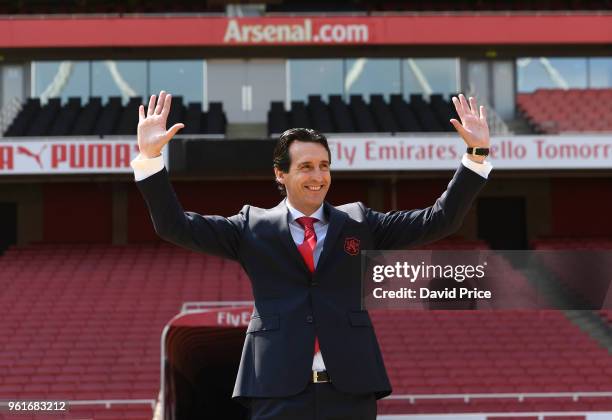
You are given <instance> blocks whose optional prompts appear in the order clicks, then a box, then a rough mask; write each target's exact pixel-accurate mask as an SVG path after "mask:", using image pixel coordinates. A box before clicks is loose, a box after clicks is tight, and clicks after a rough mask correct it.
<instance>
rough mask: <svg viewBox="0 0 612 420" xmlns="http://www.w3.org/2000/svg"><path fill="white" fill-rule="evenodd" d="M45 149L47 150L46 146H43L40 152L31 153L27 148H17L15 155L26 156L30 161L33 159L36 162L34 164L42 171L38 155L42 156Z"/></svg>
mask: <svg viewBox="0 0 612 420" xmlns="http://www.w3.org/2000/svg"><path fill="white" fill-rule="evenodd" d="M46 148H47V145H46V144H45V145H44V146H43V147H42V149H40V152H38V153H33V152H32V151H31V150H30V149H28V148H27V147H24V146H19V147H17V154H18V155H26V156H28V157H31V158H32V159H34V160H35V161H36V163H38V166H40V169H43V165H42V161H41V160H40V155H42V153H43V152H44V151H45V149H46Z"/></svg>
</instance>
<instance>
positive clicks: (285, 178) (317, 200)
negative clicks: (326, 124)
mask: <svg viewBox="0 0 612 420" xmlns="http://www.w3.org/2000/svg"><path fill="white" fill-rule="evenodd" d="M289 156H290V158H291V166H290V167H289V172H283V171H281V170H279V169H278V168H274V172H275V175H276V179H277V180H278V182H280V183H281V184H283V185H284V186H285V188H286V190H287V198H288V199H289V201H290V202H291V204H292V205H293V206H294V207H295V208H296V209H298V210H299V211H301V212H302V213H304V214H305V215H306V216H310V215H311V214H312V213H313V212H314V211H316V210H317V209H318V208H319V207H320V206H321V204H322V203H323V200H325V196H326V195H327V190H328V189H329V186H330V184H331V174H330V172H329V155H328V154H327V150H325V147H323V145H321V144H319V143H312V142H303V141H299V140H296V141H294V142H293V143H291V146H289Z"/></svg>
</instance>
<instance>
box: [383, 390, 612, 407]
mask: <svg viewBox="0 0 612 420" xmlns="http://www.w3.org/2000/svg"><path fill="white" fill-rule="evenodd" d="M581 397H585V398H588V397H601V398H606V397H610V398H612V392H604V391H602V392H515V393H498V394H496V393H491V394H400V395H389V396H388V397H386V398H384V399H385V400H408V401H409V402H410V403H411V404H414V403H415V400H437V399H462V400H463V401H464V402H466V403H468V402H470V400H471V399H484V398H516V399H517V401H518V402H523V401H524V400H525V398H571V399H572V401H574V402H576V401H578V400H579V399H580V398H581Z"/></svg>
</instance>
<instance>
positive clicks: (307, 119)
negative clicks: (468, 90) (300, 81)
mask: <svg viewBox="0 0 612 420" xmlns="http://www.w3.org/2000/svg"><path fill="white" fill-rule="evenodd" d="M451 118H457V113H456V111H455V107H454V105H453V104H452V103H451V102H450V100H446V99H444V98H443V96H442V95H440V94H434V95H431V96H430V101H429V102H427V101H426V100H425V99H424V98H423V96H422V95H414V94H413V95H410V103H408V102H406V101H405V100H404V98H403V97H402V95H391V100H390V102H386V101H385V99H384V97H383V95H379V94H375V95H370V102H369V103H366V102H365V100H364V98H363V96H362V95H351V96H350V101H349V103H346V102H345V101H344V100H343V99H342V97H341V96H340V95H329V102H328V103H327V102H325V101H323V100H322V99H321V96H320V95H309V96H308V102H307V103H304V102H303V101H293V102H291V109H290V110H289V111H285V107H284V104H283V103H282V102H272V104H271V108H270V111H268V133H269V134H274V133H282V132H283V131H285V130H286V129H288V128H290V127H312V128H314V129H316V130H319V131H321V132H323V133H359V132H361V133H374V132H385V133H395V132H423V131H426V132H427V131H429V132H442V131H453V130H454V128H453V126H452V125H451V124H450V122H449V120H450V119H451Z"/></svg>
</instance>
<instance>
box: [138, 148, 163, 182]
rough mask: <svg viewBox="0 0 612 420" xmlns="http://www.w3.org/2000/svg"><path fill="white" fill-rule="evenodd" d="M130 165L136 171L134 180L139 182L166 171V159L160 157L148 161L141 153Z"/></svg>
mask: <svg viewBox="0 0 612 420" xmlns="http://www.w3.org/2000/svg"><path fill="white" fill-rule="evenodd" d="M130 165H131V166H132V169H133V170H134V179H135V180H136V182H138V181H142V180H143V179H145V178H148V177H150V176H151V175H153V174H156V173H158V172H159V171H161V170H162V169H164V157H163V156H162V155H159V156H157V157H154V158H150V159H147V158H146V157H144V156H142V155H141V154H140V153H139V154H138V156H136V157H135V158H134V160H132V161H131V162H130Z"/></svg>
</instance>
